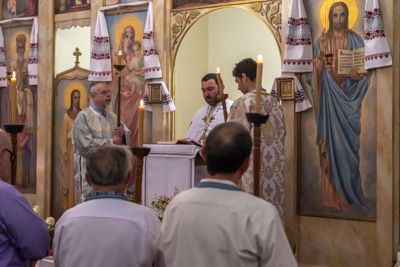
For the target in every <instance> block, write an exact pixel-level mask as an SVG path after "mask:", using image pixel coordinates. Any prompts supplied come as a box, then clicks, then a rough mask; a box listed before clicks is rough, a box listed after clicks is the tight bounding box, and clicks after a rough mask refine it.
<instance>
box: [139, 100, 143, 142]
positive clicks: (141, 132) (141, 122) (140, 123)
mask: <svg viewBox="0 0 400 267" xmlns="http://www.w3.org/2000/svg"><path fill="white" fill-rule="evenodd" d="M143 120H144V104H143V99H142V100H140V106H139V127H138V128H139V129H138V131H139V137H138V145H139V147H143Z"/></svg>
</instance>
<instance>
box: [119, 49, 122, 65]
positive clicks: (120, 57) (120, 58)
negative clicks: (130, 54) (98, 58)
mask: <svg viewBox="0 0 400 267" xmlns="http://www.w3.org/2000/svg"><path fill="white" fill-rule="evenodd" d="M121 60H122V53H121V50H120V51H119V52H118V65H121Z"/></svg>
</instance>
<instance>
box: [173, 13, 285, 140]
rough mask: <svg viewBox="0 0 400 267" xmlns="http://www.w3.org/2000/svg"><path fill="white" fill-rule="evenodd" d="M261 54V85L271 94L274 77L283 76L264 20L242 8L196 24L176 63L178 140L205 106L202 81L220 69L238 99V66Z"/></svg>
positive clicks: (229, 90)
mask: <svg viewBox="0 0 400 267" xmlns="http://www.w3.org/2000/svg"><path fill="white" fill-rule="evenodd" d="M254 33H257V35H254ZM259 54H261V55H262V56H263V61H264V62H265V64H264V71H263V83H262V85H263V87H264V88H265V89H267V91H269V90H270V89H271V86H272V83H273V80H274V78H275V77H278V76H280V74H281V59H280V52H279V48H278V46H277V44H276V41H275V39H274V36H273V34H272V33H271V31H270V30H269V28H268V27H267V26H266V24H265V23H264V22H263V21H262V20H261V19H259V18H258V17H256V16H255V15H253V14H251V13H250V12H248V11H246V10H243V9H239V8H222V9H218V10H216V11H213V12H210V13H209V14H207V15H205V16H204V17H202V18H200V19H199V20H198V21H197V22H195V23H194V25H193V26H192V27H191V28H190V29H189V31H188V32H187V34H186V36H184V38H183V41H182V43H181V45H180V47H179V48H178V54H177V57H176V61H175V77H176V79H177V83H176V84H177V87H176V96H175V99H174V100H175V104H176V108H177V111H176V124H175V126H176V138H175V139H181V138H184V137H185V134H186V130H187V128H188V126H189V124H190V121H191V118H192V116H193V115H194V113H195V112H196V111H197V110H198V109H199V108H200V107H202V106H203V105H205V101H204V99H203V96H202V94H201V90H200V86H201V82H200V81H201V78H202V77H203V76H204V75H205V74H206V73H208V72H216V70H217V67H219V68H220V71H221V76H222V80H223V82H224V84H225V93H227V94H228V95H229V99H232V100H235V99H236V98H238V97H240V96H241V95H242V94H241V92H240V91H238V90H237V85H236V83H235V81H234V78H233V76H232V69H233V68H234V67H235V63H237V62H239V61H240V60H242V59H244V58H247V57H251V58H253V59H254V60H257V55H259ZM267 63H268V64H267Z"/></svg>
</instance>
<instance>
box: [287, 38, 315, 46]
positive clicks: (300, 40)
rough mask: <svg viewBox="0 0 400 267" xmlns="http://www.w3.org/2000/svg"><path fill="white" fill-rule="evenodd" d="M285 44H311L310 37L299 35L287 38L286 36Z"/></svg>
mask: <svg viewBox="0 0 400 267" xmlns="http://www.w3.org/2000/svg"><path fill="white" fill-rule="evenodd" d="M286 44H287V45H293V46H296V45H311V38H310V37H301V38H297V39H295V38H289V37H286Z"/></svg>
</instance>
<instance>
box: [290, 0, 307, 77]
mask: <svg viewBox="0 0 400 267" xmlns="http://www.w3.org/2000/svg"><path fill="white" fill-rule="evenodd" d="M312 70H313V54H312V38H311V29H310V24H309V23H308V18H307V14H306V10H305V8H304V4H303V0H293V1H292V7H291V10H290V16H289V19H288V29H287V32H286V44H285V55H284V57H283V64H282V72H312Z"/></svg>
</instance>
